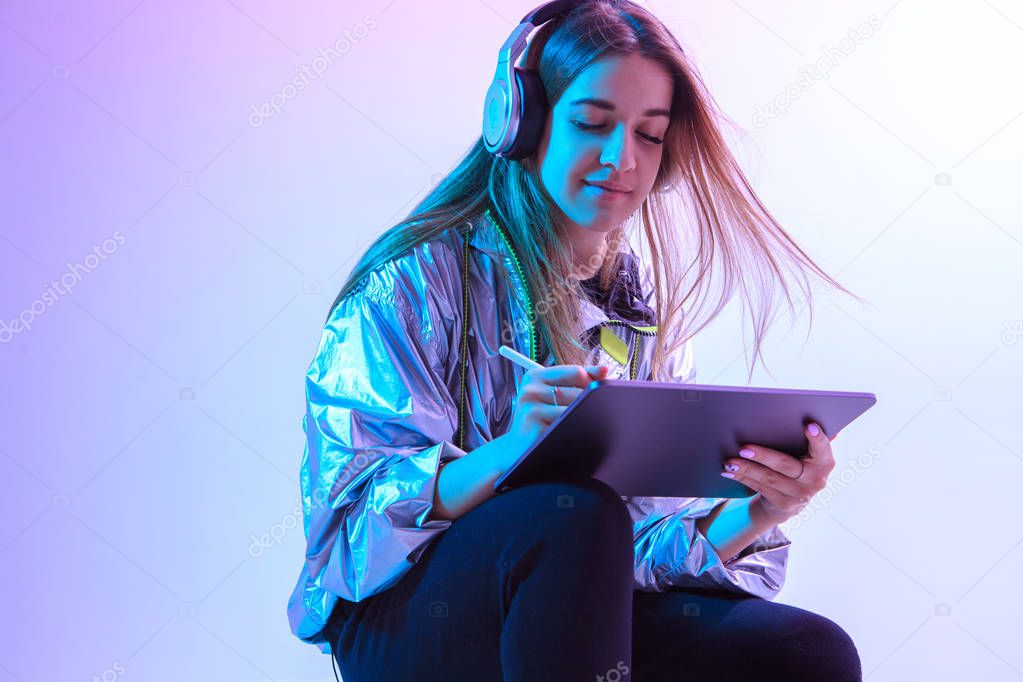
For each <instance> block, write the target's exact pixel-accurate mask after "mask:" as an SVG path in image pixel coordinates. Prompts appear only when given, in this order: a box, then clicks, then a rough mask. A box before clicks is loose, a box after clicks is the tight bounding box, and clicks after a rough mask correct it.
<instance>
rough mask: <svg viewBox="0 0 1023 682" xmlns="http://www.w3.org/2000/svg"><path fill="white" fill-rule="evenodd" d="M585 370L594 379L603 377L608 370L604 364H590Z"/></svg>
mask: <svg viewBox="0 0 1023 682" xmlns="http://www.w3.org/2000/svg"><path fill="white" fill-rule="evenodd" d="M586 370H587V371H588V372H589V373H590V376H592V377H593V378H594V379H603V378H604V377H606V376H607V374H608V372H609V371H610V370H609V369H608V368H607V366H606V365H590V366H589V367H587V368H586Z"/></svg>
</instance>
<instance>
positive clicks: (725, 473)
mask: <svg viewBox="0 0 1023 682" xmlns="http://www.w3.org/2000/svg"><path fill="white" fill-rule="evenodd" d="M721 475H722V476H724V477H725V478H735V474H730V473H728V472H727V471H722V472H721Z"/></svg>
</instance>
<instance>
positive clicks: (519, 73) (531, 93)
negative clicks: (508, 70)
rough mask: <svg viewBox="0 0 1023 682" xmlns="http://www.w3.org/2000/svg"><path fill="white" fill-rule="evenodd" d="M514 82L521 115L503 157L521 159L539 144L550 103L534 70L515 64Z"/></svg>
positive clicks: (533, 150)
mask: <svg viewBox="0 0 1023 682" xmlns="http://www.w3.org/2000/svg"><path fill="white" fill-rule="evenodd" d="M515 83H516V85H517V86H518V88H519V102H520V105H521V109H520V113H521V116H520V119H519V129H518V131H517V132H516V134H515V141H514V142H513V143H512V146H511V148H510V149H509V150H508V153H507V154H505V157H506V158H509V159H523V158H525V157H527V156H529V155H530V154H532V153H533V152H535V151H536V149H537V147H538V146H539V145H540V136H541V135H542V134H543V127H544V123H545V122H546V120H547V112H548V110H549V109H550V103H549V101H548V99H547V92H546V91H545V90H544V87H543V83H542V82H541V81H540V75H539V74H538V73H537V72H536V71H533V70H532V69H522V68H519V67H517V66H516V67H515Z"/></svg>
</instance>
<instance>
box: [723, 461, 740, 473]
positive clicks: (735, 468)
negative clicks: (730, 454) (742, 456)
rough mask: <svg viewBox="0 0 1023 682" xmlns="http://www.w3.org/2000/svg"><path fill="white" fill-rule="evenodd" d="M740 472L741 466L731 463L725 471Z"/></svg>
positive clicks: (726, 466)
mask: <svg viewBox="0 0 1023 682" xmlns="http://www.w3.org/2000/svg"><path fill="white" fill-rule="evenodd" d="M738 470H739V465H738V464H736V463H735V462H729V463H728V464H726V465H725V471H738Z"/></svg>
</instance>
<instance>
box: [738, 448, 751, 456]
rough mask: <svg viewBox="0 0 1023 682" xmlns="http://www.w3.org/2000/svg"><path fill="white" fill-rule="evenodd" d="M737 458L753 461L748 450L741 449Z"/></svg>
mask: <svg viewBox="0 0 1023 682" xmlns="http://www.w3.org/2000/svg"><path fill="white" fill-rule="evenodd" d="M739 456H740V457H745V458H746V459H753V451H752V450H750V449H749V448H743V449H742V450H739Z"/></svg>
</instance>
